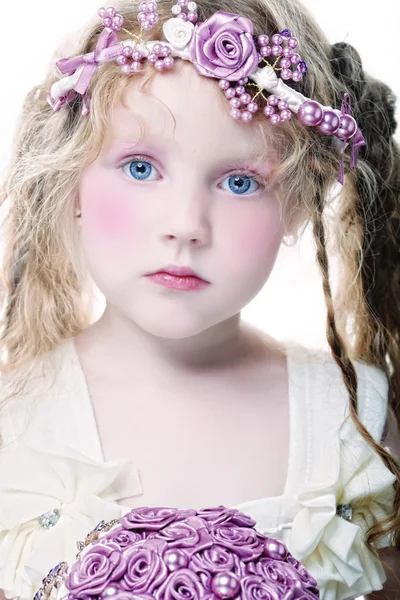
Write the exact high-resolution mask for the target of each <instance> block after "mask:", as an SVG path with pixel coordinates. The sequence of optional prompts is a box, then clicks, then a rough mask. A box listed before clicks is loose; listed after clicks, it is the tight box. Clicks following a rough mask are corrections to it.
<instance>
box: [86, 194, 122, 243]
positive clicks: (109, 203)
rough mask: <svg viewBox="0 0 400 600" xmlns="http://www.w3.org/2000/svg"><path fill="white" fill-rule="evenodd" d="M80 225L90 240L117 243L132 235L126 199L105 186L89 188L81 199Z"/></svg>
mask: <svg viewBox="0 0 400 600" xmlns="http://www.w3.org/2000/svg"><path fill="white" fill-rule="evenodd" d="M82 200H83V202H82V225H83V227H84V228H85V230H86V232H87V233H88V234H89V235H90V237H91V238H92V239H98V240H101V241H103V242H107V241H109V242H113V241H116V240H118V241H119V242H121V241H123V240H124V239H127V238H131V236H132V235H133V231H132V229H133V215H132V214H131V210H130V209H131V207H130V205H129V202H127V200H126V199H124V198H122V197H121V196H119V195H118V191H117V190H116V189H115V188H113V189H108V188H107V186H106V187H104V186H101V185H98V186H91V189H90V194H88V195H86V196H85V197H83V198H82Z"/></svg>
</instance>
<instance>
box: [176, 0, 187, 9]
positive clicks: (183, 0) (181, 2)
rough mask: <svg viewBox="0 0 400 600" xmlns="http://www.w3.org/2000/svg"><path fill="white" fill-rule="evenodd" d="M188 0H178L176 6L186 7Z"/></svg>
mask: <svg viewBox="0 0 400 600" xmlns="http://www.w3.org/2000/svg"><path fill="white" fill-rule="evenodd" d="M188 2H189V0H178V6H180V7H181V8H186V7H187V5H188Z"/></svg>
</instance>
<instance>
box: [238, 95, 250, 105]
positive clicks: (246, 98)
mask: <svg viewBox="0 0 400 600" xmlns="http://www.w3.org/2000/svg"><path fill="white" fill-rule="evenodd" d="M240 102H241V103H242V104H249V102H251V96H250V94H246V93H244V94H242V95H241V96H240Z"/></svg>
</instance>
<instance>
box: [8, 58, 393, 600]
mask: <svg viewBox="0 0 400 600" xmlns="http://www.w3.org/2000/svg"><path fill="white" fill-rule="evenodd" d="M148 91H149V92H150V93H151V96H149V95H144V94H141V93H139V92H138V90H137V88H136V86H135V85H134V84H132V85H131V87H130V88H129V90H128V94H127V98H126V100H127V108H124V107H122V106H118V107H116V110H115V119H114V123H113V126H111V124H110V127H109V131H108V132H107V138H106V140H105V144H104V147H103V149H102V151H101V153H100V155H99V157H98V158H97V159H96V161H95V162H94V163H93V164H92V165H90V166H89V167H88V168H87V169H86V170H85V172H84V174H83V177H82V179H81V182H80V189H79V209H80V211H81V218H80V219H79V221H80V223H79V226H80V228H81V239H82V244H83V250H84V255H85V257H86V261H87V264H88V267H89V270H90V272H91V274H92V276H93V279H94V281H95V282H96V284H97V285H98V287H99V288H100V290H101V291H102V292H103V294H104V295H105V297H106V300H107V307H106V310H105V313H104V315H103V317H102V318H101V319H100V320H99V321H98V322H97V323H95V324H94V325H93V326H92V327H90V328H89V329H88V330H86V331H85V332H83V333H82V334H81V335H79V336H78V337H77V338H76V340H75V343H76V349H77V352H78V356H79V359H80V362H81V366H82V369H83V371H84V373H85V377H86V381H87V385H88V389H89V392H90V395H91V399H92V403H93V407H94V410H95V416H96V420H97V425H98V429H99V435H100V439H101V443H102V448H103V453H104V456H105V459H106V460H111V459H114V458H117V457H121V456H124V457H127V458H132V460H133V461H134V464H135V465H136V466H137V468H138V470H139V473H140V477H141V482H142V486H143V492H144V493H143V495H141V496H138V497H133V498H128V499H125V500H124V501H123V504H124V505H127V506H132V507H133V506H139V505H141V506H143V505H164V506H168V505H169V506H190V507H194V508H196V507H197V508H198V507H205V506H213V505H216V504H225V505H228V506H229V505H235V504H240V503H241V502H244V501H247V500H251V499H257V498H261V497H270V496H277V495H281V494H282V493H283V489H284V484H285V479H286V474H287V460H288V447H289V434H290V432H289V423H288V389H287V368H286V357H285V352H284V349H283V348H282V347H281V346H280V344H279V343H278V342H276V341H275V340H273V339H271V338H270V337H269V336H267V335H266V334H265V333H264V332H262V331H260V330H258V329H256V328H255V327H252V326H250V325H248V324H246V323H244V322H243V321H242V320H241V317H240V311H241V310H242V309H243V307H244V306H246V305H247V304H248V303H249V302H250V301H251V300H252V299H253V298H254V297H255V296H256V295H257V293H258V292H259V291H260V290H261V288H262V287H263V285H264V284H265V282H266V281H267V280H268V277H269V274H270V272H271V270H272V268H273V266H274V263H275V260H276V256H277V253H278V250H279V247H280V244H281V242H282V238H283V235H284V222H283V219H282V214H281V210H280V206H279V202H278V199H277V197H276V193H275V190H274V189H273V188H272V186H271V185H269V174H270V171H271V169H272V167H273V164H274V156H273V144H271V146H270V148H269V149H268V152H267V153H266V151H265V143H264V141H263V140H262V139H261V137H260V136H259V133H258V131H257V129H256V127H254V125H253V124H246V125H245V124H240V123H237V122H235V121H233V119H231V118H230V117H229V115H228V113H227V110H226V106H225V105H224V103H223V102H222V101H221V98H220V93H219V92H218V90H217V89H216V87H215V83H214V82H212V81H210V80H206V79H204V78H200V77H199V76H198V75H197V74H196V73H195V71H194V70H193V68H192V67H191V66H190V65H186V64H184V63H178V65H177V68H176V69H175V71H174V72H173V73H168V74H162V75H159V74H157V75H156V76H155V78H154V80H153V81H152V83H151V84H150V87H149V89H148ZM210 107H212V110H211V109H210ZM172 115H173V118H172ZM138 116H139V117H140V118H141V119H142V120H143V123H144V124H145V136H144V138H143V139H142V140H141V141H140V140H139V138H140V130H139V128H138V125H137V117H138ZM174 119H175V123H176V124H175V125H174ZM260 155H264V157H265V159H264V160H261V161H260V160H259V157H260ZM138 157H140V160H141V161H142V162H145V161H148V162H149V164H151V165H152V166H153V167H154V168H155V170H156V171H154V172H153V171H152V173H153V175H154V178H153V175H152V176H151V177H150V178H149V180H146V181H143V180H142V181H138V180H135V178H134V177H133V176H132V173H131V171H130V169H129V168H128V167H131V166H132V165H133V162H132V161H134V160H136V161H137V160H138ZM136 164H137V162H136ZM232 174H243V175H244V174H245V175H246V176H248V177H250V178H255V179H254V181H256V180H259V186H260V187H258V189H257V186H254V185H253V188H255V189H254V191H253V192H251V193H248V194H246V195H237V194H234V193H233V192H232V191H231V190H230V188H229V186H228V185H227V182H228V180H229V177H230V176H231V175H232ZM167 264H180V265H190V266H191V267H192V268H194V269H195V270H196V271H197V272H198V273H199V274H200V275H201V276H202V277H204V278H205V279H207V280H208V281H210V285H209V286H208V287H207V288H206V289H204V290H201V291H196V292H177V291H174V290H168V289H166V288H163V287H160V286H157V285H156V284H154V283H153V282H150V281H148V280H147V279H146V278H145V277H144V274H146V273H148V272H150V271H154V270H156V269H159V268H161V267H162V266H164V265H167ZM121 414H123V416H124V418H123V419H121ZM149 422H150V424H151V427H150V429H149V427H147V425H148V424H149ZM149 430H150V433H149ZM391 436H392V437H391V439H390V440H389V438H388V441H387V443H388V444H389V445H390V444H391V443H393V444H394V443H398V441H397V442H396V440H398V438H397V434H393V433H391ZM389 437H390V436H389ZM399 445H400V444H399ZM268 456H272V457H273V460H272V461H268V460H266V457H268ZM205 482H206V484H205ZM386 554H387V556H388V559H389V561H390V563H391V564H392V566H393V568H394V570H395V571H396V570H398V571H400V560H399V555H398V553H397V552H395V551H392V550H389V551H386ZM394 585H395V584H394V580H393V579H392V577H391V575H390V573H388V581H387V582H386V584H385V586H384V589H383V590H382V591H381V592H377V593H375V594H372V595H370V596H368V597H367V598H368V600H372V599H374V600H380V599H383V598H385V599H386V600H395V599H398V598H399V597H400V596H399V593H398V587H394ZM0 600H5V597H4V595H3V593H2V592H1V591H0Z"/></svg>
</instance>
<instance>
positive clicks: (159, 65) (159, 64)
mask: <svg viewBox="0 0 400 600" xmlns="http://www.w3.org/2000/svg"><path fill="white" fill-rule="evenodd" d="M154 68H155V69H157V71H164V68H165V67H164V61H163V60H157V61H156V62H155V63H154Z"/></svg>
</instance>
